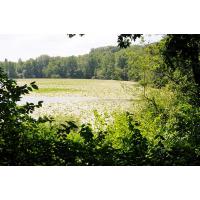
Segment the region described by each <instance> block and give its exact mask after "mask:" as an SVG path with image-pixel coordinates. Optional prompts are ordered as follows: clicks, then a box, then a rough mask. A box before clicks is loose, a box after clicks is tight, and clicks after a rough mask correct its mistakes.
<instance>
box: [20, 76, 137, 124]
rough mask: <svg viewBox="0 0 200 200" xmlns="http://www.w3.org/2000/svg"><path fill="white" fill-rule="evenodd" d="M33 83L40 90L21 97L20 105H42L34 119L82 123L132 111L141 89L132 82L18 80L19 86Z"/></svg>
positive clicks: (35, 113)
mask: <svg viewBox="0 0 200 200" xmlns="http://www.w3.org/2000/svg"><path fill="white" fill-rule="evenodd" d="M33 81H36V84H37V85H38V87H39V90H36V91H34V92H32V93H31V94H29V95H26V96H24V97H23V99H22V100H21V102H20V103H25V102H33V103H37V102H38V101H44V103H43V107H42V108H39V109H37V110H36V111H35V112H34V113H33V115H34V116H42V115H48V116H49V115H54V116H57V117H58V118H63V116H66V115H68V116H75V117H78V118H80V119H81V121H83V122H86V121H87V122H88V121H90V120H91V119H92V118H93V111H94V110H97V111H98V112H100V113H103V112H107V113H110V112H112V111H116V110H117V111H120V110H126V111H130V110H132V109H133V107H134V105H133V104H134V101H136V100H138V99H139V94H140V91H141V88H140V87H139V85H138V84H137V83H135V82H125V81H115V80H91V79H18V80H17V82H18V84H19V85H23V84H29V83H31V82H33Z"/></svg>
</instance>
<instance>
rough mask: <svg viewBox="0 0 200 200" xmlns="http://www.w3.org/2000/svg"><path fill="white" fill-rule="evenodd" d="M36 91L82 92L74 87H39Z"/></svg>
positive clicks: (41, 92) (42, 92)
mask: <svg viewBox="0 0 200 200" xmlns="http://www.w3.org/2000/svg"><path fill="white" fill-rule="evenodd" d="M35 92H36V93H40V94H46V93H67V94H71V93H78V92H81V90H78V89H73V88H39V89H38V90H35Z"/></svg>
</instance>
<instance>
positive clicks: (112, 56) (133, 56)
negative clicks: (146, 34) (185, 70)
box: [0, 45, 145, 80]
mask: <svg viewBox="0 0 200 200" xmlns="http://www.w3.org/2000/svg"><path fill="white" fill-rule="evenodd" d="M144 54H145V51H144V46H136V45H135V46H131V47H130V48H127V49H120V48H118V47H112V46H108V47H101V48H97V49H92V50H91V51H90V53H89V54H86V55H82V56H69V57H50V56H47V55H41V56H40V57H38V58H36V59H29V60H27V61H22V60H21V59H19V60H18V62H10V61H8V60H7V59H5V61H4V62H0V68H2V69H3V70H4V72H5V73H7V74H8V77H9V78H86V79H91V78H93V79H94V78H95V79H115V80H138V78H139V77H138V76H139V74H140V71H139V69H140V67H139V65H138V64H139V62H138V59H139V57H140V56H143V55H144ZM136 63H137V64H136Z"/></svg>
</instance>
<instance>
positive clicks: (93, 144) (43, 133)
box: [0, 35, 200, 165]
mask: <svg viewBox="0 0 200 200" xmlns="http://www.w3.org/2000/svg"><path fill="white" fill-rule="evenodd" d="M128 37H129V36H128ZM128 37H127V38H128ZM137 37H139V35H138V36H137ZM122 39H123V38H122ZM133 39H134V38H133ZM180 40H183V41H182V42H180ZM175 41H176V42H175ZM178 41H179V42H178ZM199 44H200V40H199V37H196V36H194V37H193V36H192V35H190V36H188V37H186V36H180V35H179V36H174V35H168V36H166V37H165V38H164V39H163V40H162V41H160V42H159V43H157V44H152V45H146V46H145V47H143V48H142V49H141V47H137V48H138V50H137V53H135V52H136V50H135V49H134V51H132V50H131V49H125V50H124V49H123V50H119V49H116V48H115V50H114V53H113V52H112V51H111V49H112V48H111V49H110V50H109V51H107V49H106V53H105V51H104V49H98V50H94V52H93V53H92V52H91V53H90V54H92V56H91V55H87V59H88V60H87V61H85V60H84V59H85V57H84V56H83V57H80V58H81V59H83V60H84V61H85V62H88V63H90V65H85V66H90V67H91V68H90V69H93V71H92V72H91V71H90V70H88V71H87V70H86V71H85V72H84V73H86V72H87V73H86V74H87V78H92V77H93V76H94V75H95V76H100V75H102V74H104V76H107V78H110V77H112V76H114V74H115V68H113V67H112V66H113V65H112V62H113V60H115V62H116V63H117V66H121V69H123V70H124V71H123V72H125V73H122V76H121V77H122V79H124V80H129V79H130V78H129V77H130V76H131V77H134V79H135V80H139V81H140V83H141V85H142V86H143V89H144V94H143V97H142V98H141V101H140V102H138V106H137V109H136V110H135V112H134V113H113V120H112V121H111V122H108V121H107V119H106V117H105V116H102V115H100V114H99V113H97V112H95V126H92V125H90V124H77V123H76V122H74V121H66V122H65V123H63V124H58V123H56V121H54V119H53V118H46V117H44V118H39V119H33V118H32V117H30V115H29V114H30V113H31V112H32V111H33V110H34V109H35V108H36V107H40V106H41V104H42V102H38V105H34V104H30V103H27V104H26V105H24V106H19V105H18V104H17V101H19V100H20V98H21V96H22V95H24V94H27V93H29V92H30V91H32V90H33V89H37V86H36V85H35V83H34V82H33V83H31V85H30V86H27V85H25V86H18V85H17V84H16V82H15V81H13V80H10V79H8V78H7V76H6V75H5V74H4V73H3V72H1V73H0V130H1V132H0V164H1V165H200V107H199V84H198V78H199V77H197V78H196V73H198V72H199V66H200V65H199V62H200V61H199V56H200V55H199V52H200V51H199V47H200V45H199ZM193 47H195V48H197V47H198V48H197V49H195V51H194V52H193V53H192V54H195V55H196V54H197V55H198V56H194V57H193V56H191V53H184V52H187V51H189V50H191V48H193ZM134 48H136V47H134ZM129 50H130V52H129ZM96 51H97V52H98V55H99V54H100V52H102V54H103V55H104V53H105V55H104V56H103V58H104V59H103V60H104V61H103V62H99V60H98V59H97V57H98V56H97V57H96V53H95V52H96ZM127 52H128V54H127ZM171 54H172V55H171ZM113 55H114V56H113ZM68 59H70V61H68V62H69V63H71V64H70V66H71V67H70V70H71V71H70V74H76V72H77V71H76V68H73V67H74V66H75V65H76V64H75V63H76V59H75V57H70V58H68ZM83 60H82V61H83ZM27 62H36V61H35V60H31V61H27ZM45 62H46V61H45V59H44V60H43V66H46V63H45ZM51 62H55V63H57V61H56V60H54V61H51ZM104 62H105V63H104ZM5 63H6V64H8V62H7V61H6V62H5ZM18 63H19V62H18ZM69 63H68V64H69ZM77 63H79V62H77ZM99 63H101V64H99ZM103 63H104V65H103ZM127 63H128V64H127ZM13 65H15V64H13ZM23 65H24V63H23ZM194 65H195V66H194ZM11 66H12V65H11ZM34 66H36V65H34ZM48 66H49V63H48ZM50 66H51V67H52V68H53V67H54V66H55V65H54V64H51V65H50ZM77 66H78V64H77ZM94 66H99V67H97V68H96V67H94ZM102 66H105V68H102ZM106 66H107V68H106ZM130 66H132V67H131V71H132V70H135V71H132V73H129V72H130V71H129V70H128V69H129V67H130ZM59 67H60V69H63V70H64V68H62V67H63V65H62V64H61V63H60V65H59ZM33 69H34V70H36V69H37V70H36V71H34V73H36V72H38V74H40V72H41V71H40V67H39V68H36V69H35V68H33ZM46 69H47V68H46ZM97 69H101V70H102V71H100V72H101V73H100V72H99V71H98V70H97ZM105 69H107V71H104V70H105ZM127 71H128V73H126V72H127ZM63 72H64V71H63ZM30 75H31V73H30ZM55 75H56V74H55ZM104 76H103V78H105V77H104Z"/></svg>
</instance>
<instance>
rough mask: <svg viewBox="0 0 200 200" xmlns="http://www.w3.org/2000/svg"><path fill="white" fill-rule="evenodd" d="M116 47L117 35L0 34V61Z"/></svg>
mask: <svg viewBox="0 0 200 200" xmlns="http://www.w3.org/2000/svg"><path fill="white" fill-rule="evenodd" d="M160 38H161V35H148V36H146V39H147V41H156V40H158V39H160ZM107 45H113V46H116V45H117V34H107V35H106V34H104V35H102V34H101V35H94V34H93V35H92V34H86V35H85V36H84V37H79V36H76V37H73V38H71V39H70V38H68V37H67V35H66V34H63V35H62V34H55V35H50V34H49V35H48V34H46V35H45V34H43V35H39V34H35V35H31V34H24V35H22V34H0V60H1V61H3V60H5V58H7V59H8V60H10V61H17V60H18V59H19V58H21V59H22V60H27V59H29V58H36V57H38V56H40V55H42V54H47V55H49V56H71V55H82V54H86V53H89V51H90V50H91V48H97V47H102V46H107Z"/></svg>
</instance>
